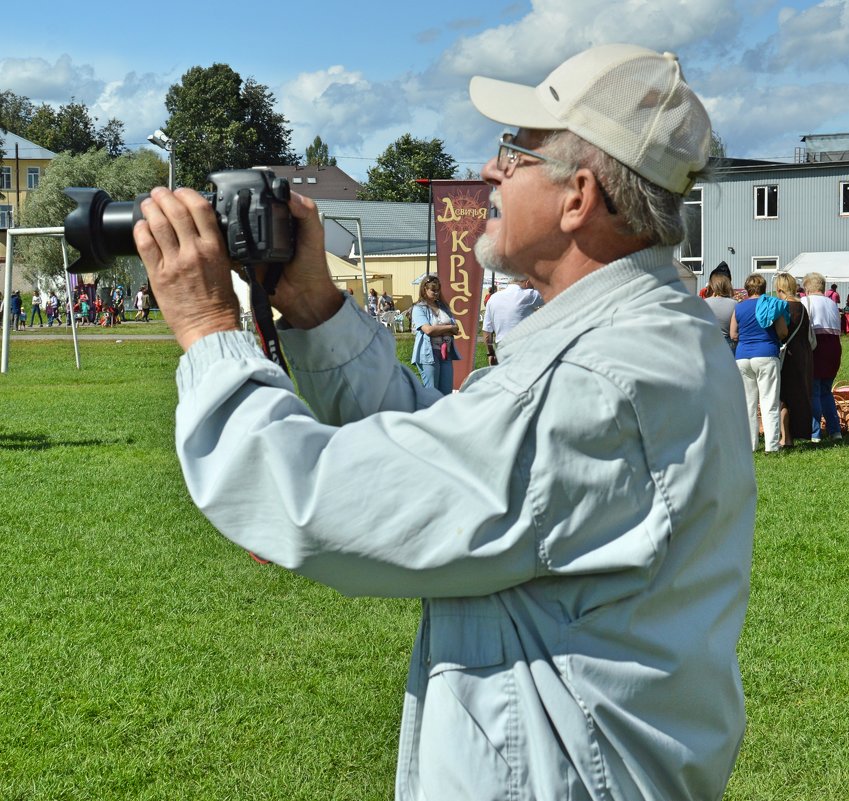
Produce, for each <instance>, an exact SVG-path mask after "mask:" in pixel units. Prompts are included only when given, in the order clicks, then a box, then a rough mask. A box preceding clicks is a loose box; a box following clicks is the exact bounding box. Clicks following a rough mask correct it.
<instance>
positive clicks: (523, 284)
mask: <svg viewBox="0 0 849 801" xmlns="http://www.w3.org/2000/svg"><path fill="white" fill-rule="evenodd" d="M542 303H543V300H542V296H541V295H540V294H539V292H537V291H536V290H535V289H534V288H533V286H532V285H531V282H530V281H529V280H528V279H527V278H522V277H519V276H516V277H514V278H512V279H511V280H510V283H509V284H507V286H506V287H505V288H504V290H503V291H502V292H496V293H495V295H493V296H492V297H491V298H490V299H489V302H488V303H487V304H486V310H485V311H484V315H483V339H484V342H485V343H486V355H487V359H488V361H489V363H490V364H498V359H497V358H496V355H495V346H496V345H498V344H499V343H500V342H501V340H502V339H504V337H505V335H506V334H508V333H509V332H510V331H512V330H513V329H514V328H515V327H516V326H517V325H518V324H519V323H521V322H522V320H524V319H525V318H526V317H528V316H530V315H531V314H533V313H534V312H535V311H536V310H537V309H538V308H539V307H540V306H542Z"/></svg>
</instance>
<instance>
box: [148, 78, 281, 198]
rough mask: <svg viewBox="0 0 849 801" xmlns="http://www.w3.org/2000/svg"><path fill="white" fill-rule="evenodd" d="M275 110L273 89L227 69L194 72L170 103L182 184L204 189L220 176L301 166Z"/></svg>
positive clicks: (170, 130) (169, 129)
mask: <svg viewBox="0 0 849 801" xmlns="http://www.w3.org/2000/svg"><path fill="white" fill-rule="evenodd" d="M273 107H274V95H273V94H272V93H271V92H270V91H269V89H268V87H266V86H263V85H262V84H259V83H257V82H256V81H255V80H253V78H249V79H248V80H247V81H244V82H243V81H242V78H241V77H240V76H239V74H238V73H237V72H235V71H234V70H233V69H231V68H230V67H229V66H227V65H226V64H213V65H212V66H211V67H192V68H191V69H190V70H189V71H188V72H186V74H185V75H183V77H182V79H181V82H180V83H178V84H174V85H173V86H172V87H171V88H170V89H169V90H168V94H167V96H166V98H165V108H166V109H167V110H168V113H169V114H170V116H169V118H168V121H167V122H166V123H165V124H164V125H163V126H162V130H163V131H164V132H165V133H166V134H167V135H168V136H170V137H171V138H172V139H173V140H174V155H175V161H176V169H177V183H178V184H180V185H181V186H190V187H193V188H195V189H202V188H203V187H204V186H206V183H207V181H206V176H207V175H208V174H209V173H211V172H215V171H217V170H225V169H243V168H246V167H257V166H262V165H272V164H296V163H297V157H296V156H295V154H293V153H292V152H291V150H290V137H291V133H292V132H291V129H289V128H287V127H286V122H287V120H286V118H285V117H284V116H283V115H282V114H278V113H276V112H275V111H274V108H273Z"/></svg>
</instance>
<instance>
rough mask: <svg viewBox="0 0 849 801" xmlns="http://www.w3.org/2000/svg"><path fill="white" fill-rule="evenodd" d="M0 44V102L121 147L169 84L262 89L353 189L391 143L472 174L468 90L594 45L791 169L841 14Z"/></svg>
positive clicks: (845, 23) (649, 12)
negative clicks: (109, 126) (219, 69)
mask: <svg viewBox="0 0 849 801" xmlns="http://www.w3.org/2000/svg"><path fill="white" fill-rule="evenodd" d="M3 28H4V30H5V31H6V35H5V36H4V37H2V39H3V41H2V43H0V90H11V91H12V92H15V93H16V94H18V95H24V96H26V97H29V98H30V100H32V101H33V102H34V103H41V102H46V103H50V104H51V105H55V106H57V107H58V106H59V105H61V104H63V103H67V102H69V101H70V100H71V98H74V99H75V100H77V101H81V102H84V103H85V104H86V105H87V106H88V107H89V109H90V111H91V113H92V115H93V116H94V117H96V118H97V119H98V123H97V124H98V125H102V124H104V123H105V122H106V121H107V120H108V119H109V118H112V117H117V118H118V119H120V120H122V121H123V122H124V125H125V129H124V133H125V135H124V140H125V142H126V143H127V145H128V146H130V147H132V148H135V147H138V146H148V145H147V143H146V139H147V136H148V134H150V133H152V132H153V131H154V130H155V129H157V128H160V127H162V126H163V124H164V123H165V122H166V120H167V112H166V110H165V95H166V93H167V91H168V88H169V87H170V86H172V85H173V84H176V83H179V82H180V79H181V77H182V75H183V74H184V73H185V72H186V71H187V70H189V69H190V68H191V67H194V66H201V67H209V66H211V65H212V64H214V63H224V64H228V65H229V66H230V67H231V68H232V69H234V70H235V71H236V72H237V73H239V75H240V76H241V77H242V78H243V79H247V78H254V79H255V80H256V81H257V82H258V83H260V84H264V85H265V86H267V87H268V88H269V89H270V90H271V92H272V93H273V95H274V97H275V100H276V106H275V110H277V111H279V112H281V113H282V114H283V115H284V116H285V117H286V119H287V121H288V124H289V127H291V129H292V146H293V148H294V150H295V151H296V152H297V153H299V154H303V152H304V150H305V149H306V146H307V145H308V144H310V143H311V142H312V140H313V139H314V138H315V136H316V135H318V136H321V138H322V140H323V141H324V142H325V143H327V145H328V146H329V149H330V153H331V155H333V156H335V157H336V159H337V162H338V165H339V167H341V168H342V169H343V170H345V172H347V173H348V174H350V175H351V176H352V177H354V178H356V179H358V180H361V181H364V180H366V179H367V170H368V168H369V167H370V166H373V165H374V161H375V158H376V157H377V156H379V155H380V154H381V153H382V152H383V151H384V150H385V149H386V148H387V146H388V145H390V144H391V143H392V142H394V141H395V140H396V139H397V138H398V137H399V136H401V135H402V134H404V133H410V134H412V135H413V136H414V137H418V138H423V139H432V138H438V139H441V140H442V141H443V142H444V145H445V150H446V152H448V153H450V154H451V155H452V156H453V157H454V159H455V160H456V161H457V162H458V163H459V165H460V172H461V174H462V175H465V171H466V169H467V168H468V169H471V170H474V171H477V170H479V169H480V167H481V166H482V164H483V163H484V162H485V161H486V160H487V159H488V158H489V157H490V156H491V155H492V154H493V152H494V150H495V148H496V141H497V137H498V135H499V134H500V133H501V131H502V130H503V126H501V125H498V124H496V123H493V122H490V121H488V120H486V119H485V118H483V117H482V116H481V115H480V114H479V113H478V112H477V111H476V110H475V109H474V107H473V106H472V105H471V103H470V102H469V99H468V84H469V79H470V78H471V76H473V75H485V76H489V77H494V78H503V79H507V80H513V81H517V82H520V83H526V84H529V85H536V84H537V83H539V82H540V81H542V80H543V78H545V76H546V75H547V74H548V73H549V72H550V71H551V70H552V69H554V68H555V67H556V66H557V65H558V64H560V63H561V62H562V61H564V60H565V59H567V58H569V57H570V56H571V55H574V54H575V53H577V52H579V51H581V50H583V49H585V48H586V47H589V46H593V45H599V44H606V43H611V42H630V43H634V44H639V45H643V46H646V47H650V48H652V49H655V50H659V51H667V50H668V51H672V52H675V53H677V54H678V56H679V58H680V61H681V64H682V66H683V69H684V73H685V75H686V77H687V80H688V82H689V83H690V84H691V86H693V88H694V89H695V90H696V92H697V93H698V94H699V96H700V97H701V98H702V101H703V102H704V104H705V106H706V108H707V109H708V112H709V113H710V116H711V119H712V122H713V127H714V130H715V131H716V132H717V133H718V134H719V135H720V137H721V138H722V140H723V141H724V142H725V145H726V150H727V154H728V155H729V156H736V157H741V158H744V157H745V158H766V159H776V160H786V161H792V160H793V156H794V151H795V148H796V147H798V146H800V145H801V144H802V143H801V141H800V138H801V137H802V136H803V135H805V134H811V133H842V132H846V131H849V103H847V102H846V98H847V97H849V70H847V67H849V0H824V1H823V2H814V1H813V0H811V1H808V0H793V1H792V2H780V1H779V2H773V0H518V1H513V2H511V0H462V2H457V3H444V2H439V1H438V0H437V1H436V2H430V3H410V2H397V0H395V1H394V2H387V1H386V0H368V2H353V1H352V0H346V2H340V1H339V0H323V1H322V2H303V1H301V2H292V0H276V2H273V1H272V2H268V3H254V4H250V5H246V4H244V3H238V2H233V0H229V2H224V0H205V2H204V3H197V2H192V3H190V2H184V0H171V2H170V3H166V4H165V5H163V6H159V5H158V4H153V3H149V4H144V3H138V4H123V3H121V4H118V3H113V2H104V0H86V2H85V3H79V4H78V3H67V2H57V1H56V0H44V2H42V3H40V4H39V5H38V8H37V11H35V7H32V6H27V5H26V4H22V3H17V4H13V5H12V6H9V7H7V8H6V9H4V12H3Z"/></svg>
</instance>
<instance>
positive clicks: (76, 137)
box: [0, 91, 127, 156]
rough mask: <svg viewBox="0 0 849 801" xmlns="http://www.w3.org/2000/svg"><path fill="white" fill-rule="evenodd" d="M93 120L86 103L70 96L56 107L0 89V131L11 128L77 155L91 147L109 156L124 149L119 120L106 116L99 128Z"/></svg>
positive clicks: (25, 136)
mask: <svg viewBox="0 0 849 801" xmlns="http://www.w3.org/2000/svg"><path fill="white" fill-rule="evenodd" d="M95 122H96V120H95V119H93V118H92V116H91V113H90V112H89V110H88V106H86V105H85V103H77V102H76V101H75V100H74V99H73V98H71V101H70V102H69V103H66V104H65V105H63V106H60V107H59V109H58V110H56V109H54V108H53V106H50V105H48V104H47V103H42V104H41V105H40V106H34V105H33V104H32V102H31V101H30V100H29V98H26V97H22V96H20V95H16V94H14V92H9V91H6V92H0V131H4V132H8V131H11V132H12V133H15V134H17V135H18V136H22V137H24V138H25V139H29V140H30V141H31V142H35V143H36V144H37V145H41V147H46V148H47V149H48V150H52V151H53V152H54V153H63V152H66V151H67V152H70V153H76V154H80V153H85V152H86V151H87V150H90V149H91V148H93V147H94V148H98V149H100V148H103V149H105V150H106V151H107V152H108V153H109V154H110V155H112V156H119V155H120V154H121V153H124V152H126V150H127V148H126V147H125V146H124V139H123V136H124V123H123V122H121V120H118V119H115V118H113V119H110V120H109V121H108V122H107V123H106V125H104V126H103V127H102V128H100V129H99V130H98V129H97V127H96V126H95ZM0 156H2V153H0Z"/></svg>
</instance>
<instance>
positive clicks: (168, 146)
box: [147, 128, 177, 191]
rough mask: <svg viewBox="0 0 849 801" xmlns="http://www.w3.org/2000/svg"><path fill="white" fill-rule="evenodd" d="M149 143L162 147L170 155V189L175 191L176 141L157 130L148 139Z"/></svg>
mask: <svg viewBox="0 0 849 801" xmlns="http://www.w3.org/2000/svg"><path fill="white" fill-rule="evenodd" d="M147 141H148V142H150V143H151V144H152V145H156V146H157V147H161V148H162V149H163V150H164V151H165V152H166V153H168V188H169V189H170V190H172V191H173V190H174V187H175V185H176V183H177V181H176V164H175V162H174V140H173V139H172V138H171V137H170V136H167V135H166V134H165V133H164V132H163V131H160V130H159V129H158V128H157V129H156V130H155V131H154V132H153V133H152V134H151V135H150V136H148V137H147Z"/></svg>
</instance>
